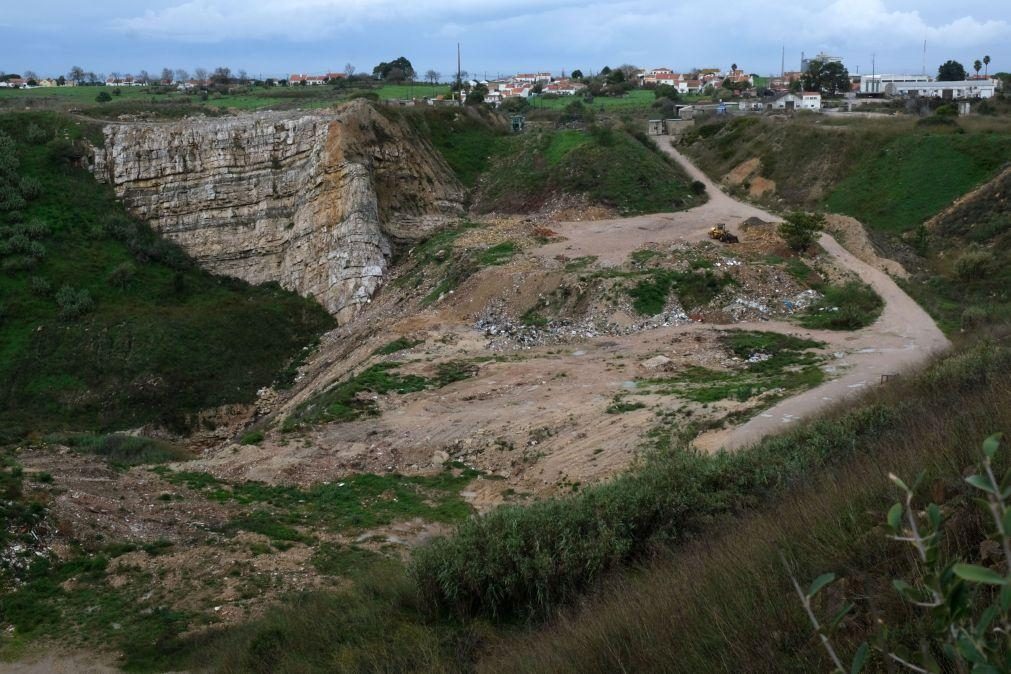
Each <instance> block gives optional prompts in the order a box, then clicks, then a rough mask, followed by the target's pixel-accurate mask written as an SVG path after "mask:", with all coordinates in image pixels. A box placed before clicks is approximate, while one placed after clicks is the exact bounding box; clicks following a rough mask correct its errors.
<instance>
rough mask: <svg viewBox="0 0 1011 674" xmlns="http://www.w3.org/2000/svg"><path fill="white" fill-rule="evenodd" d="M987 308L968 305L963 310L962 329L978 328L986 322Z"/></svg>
mask: <svg viewBox="0 0 1011 674" xmlns="http://www.w3.org/2000/svg"><path fill="white" fill-rule="evenodd" d="M986 319H987V313H986V310H985V309H983V308H981V307H968V308H967V309H966V310H965V311H963V312H962V317H961V323H962V330H972V329H973V328H978V327H979V326H981V325H983V324H984V323H985V322H986Z"/></svg>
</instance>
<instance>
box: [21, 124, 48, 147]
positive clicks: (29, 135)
mask: <svg viewBox="0 0 1011 674" xmlns="http://www.w3.org/2000/svg"><path fill="white" fill-rule="evenodd" d="M50 135H51V134H50V133H49V132H48V131H46V130H45V129H43V128H42V127H41V126H39V125H38V124H36V123H35V122H31V123H30V124H29V125H28V127H27V128H26V129H25V140H27V141H28V142H29V143H31V144H32V145H41V144H42V143H44V142H46V141H47V140H49V136H50Z"/></svg>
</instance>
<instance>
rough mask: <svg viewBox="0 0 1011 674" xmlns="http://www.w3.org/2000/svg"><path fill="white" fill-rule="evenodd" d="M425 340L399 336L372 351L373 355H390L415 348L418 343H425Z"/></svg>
mask: <svg viewBox="0 0 1011 674" xmlns="http://www.w3.org/2000/svg"><path fill="white" fill-rule="evenodd" d="M424 343H425V342H424V340H421V339H409V338H407V337H398V338H397V339H394V340H393V341H392V342H387V343H386V344H383V345H382V346H381V347H379V348H378V349H376V350H375V351H373V352H372V355H373V356H389V355H392V354H394V353H397V352H399V351H406V350H407V349H411V348H414V347H415V346H417V345H418V344H424Z"/></svg>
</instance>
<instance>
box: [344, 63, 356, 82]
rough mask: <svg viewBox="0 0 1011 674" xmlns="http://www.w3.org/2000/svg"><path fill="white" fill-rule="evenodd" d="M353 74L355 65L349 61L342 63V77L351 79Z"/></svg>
mask: <svg viewBox="0 0 1011 674" xmlns="http://www.w3.org/2000/svg"><path fill="white" fill-rule="evenodd" d="M354 76H355V67H354V65H352V64H350V63H345V64H344V77H346V78H348V79H351V78H352V77H354Z"/></svg>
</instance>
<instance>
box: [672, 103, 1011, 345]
mask: <svg viewBox="0 0 1011 674" xmlns="http://www.w3.org/2000/svg"><path fill="white" fill-rule="evenodd" d="M932 119H933V118H928V120H932ZM946 121H947V123H945V124H939V125H938V124H927V125H924V124H918V123H916V122H915V121H913V120H909V119H903V118H897V119H871V120H836V119H831V118H827V119H822V118H812V117H810V116H798V117H796V118H791V119H776V118H771V119H759V118H751V117H748V118H739V119H734V120H730V121H718V122H710V123H706V124H703V125H701V126H699V127H697V128H696V129H695V130H694V131H693V132H692V133H691V134H688V135H687V136H686V138H685V139H684V141H683V144H682V145H683V147H684V148H685V149H686V151H687V152H689V153H690V154H691V155H692V156H693V157H694V158H695V159H696V161H698V162H699V164H700V166H702V167H703V168H704V170H705V171H706V172H707V173H708V174H709V175H710V176H712V177H713V178H714V179H721V180H722V181H723V182H724V184H726V185H727V186H728V189H730V191H731V192H732V193H735V194H740V195H742V196H745V197H748V198H750V199H753V200H756V201H758V202H759V203H765V204H769V205H771V206H773V207H777V208H782V209H791V208H806V209H814V210H824V211H827V212H834V213H843V214H846V215H850V216H853V217H855V218H857V219H858V220H859V221H860V222H862V223H863V224H864V225H866V227H867V229H868V231H869V233H870V234H871V237H872V239H873V240H874V242H875V243H876V244H877V246H878V247H879V248H880V249H883V250H887V251H890V252H891V253H892V254H893V255H895V256H897V257H899V258H900V259H901V261H902V262H903V263H904V264H905V265H906V266H907V267H908V268H909V269H910V270H912V271H914V272H915V273H914V275H913V277H912V279H911V280H910V282H909V284H908V285H907V288H908V289H909V292H911V293H912V294H913V295H914V296H915V297H916V298H917V300H918V301H920V303H921V304H922V305H923V306H924V307H926V308H927V309H928V310H929V311H930V312H931V313H932V315H933V316H934V317H935V319H937V320H938V321H939V322H940V323H941V325H942V327H943V328H944V329H945V330H946V331H948V332H949V333H956V332H958V331H960V330H963V329H966V328H975V327H978V326H979V325H981V324H1001V323H1003V322H1006V321H1007V320H1008V319H1009V317H1011V313H1009V311H1008V298H1007V287H1008V286H1007V283H1006V278H1005V276H1004V272H1003V271H1002V270H1003V269H1005V268H1006V264H1004V260H1005V255H1006V253H1005V251H1006V245H1002V244H1001V241H1002V238H1001V237H1002V236H1003V232H1004V231H1005V229H1006V227H1005V224H1004V221H1005V220H1006V218H1004V216H1003V213H1004V211H1005V210H1006V209H1005V208H1004V205H1003V204H1001V203H1000V201H999V199H997V198H995V195H996V194H998V193H999V192H1000V190H999V186H998V187H993V188H991V189H990V190H989V192H986V193H984V194H983V195H982V196H981V197H980V198H979V199H978V200H970V201H968V202H966V203H965V204H963V205H961V206H959V207H958V208H956V209H955V210H954V211H952V212H949V213H948V214H947V215H943V216H942V215H939V214H940V213H941V212H942V211H944V210H945V209H947V208H948V207H949V206H950V205H951V204H952V202H954V201H955V200H957V199H959V198H961V197H963V196H965V195H967V194H968V193H971V192H973V191H974V190H976V189H977V188H981V186H984V185H985V184H987V183H988V181H990V180H991V179H994V177H995V176H996V175H997V174H998V173H1000V171H1001V170H1002V169H1003V168H1004V167H1005V166H1006V165H1007V164H1008V162H1009V161H1011V131H1009V129H1008V126H1007V122H1006V119H1005V118H1000V117H997V118H987V117H972V118H968V119H960V120H959V121H958V122H952V121H951V120H946ZM1004 181H1005V182H1006V177H1005V178H1004ZM988 195H989V196H988ZM974 204H975V205H974ZM935 216H936V218H937V226H935V225H928V224H927V223H928V221H930V222H933V221H932V220H931V219H932V218H935ZM970 224H971V225H972V226H970ZM959 260H962V262H961V267H960V268H961V269H962V271H961V272H959V271H958V269H957V268H956V267H958V265H959ZM973 261H975V262H978V263H979V264H976V263H975V262H973Z"/></svg>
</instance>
